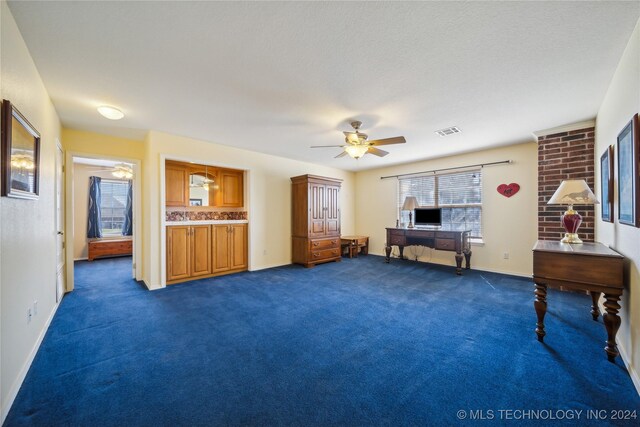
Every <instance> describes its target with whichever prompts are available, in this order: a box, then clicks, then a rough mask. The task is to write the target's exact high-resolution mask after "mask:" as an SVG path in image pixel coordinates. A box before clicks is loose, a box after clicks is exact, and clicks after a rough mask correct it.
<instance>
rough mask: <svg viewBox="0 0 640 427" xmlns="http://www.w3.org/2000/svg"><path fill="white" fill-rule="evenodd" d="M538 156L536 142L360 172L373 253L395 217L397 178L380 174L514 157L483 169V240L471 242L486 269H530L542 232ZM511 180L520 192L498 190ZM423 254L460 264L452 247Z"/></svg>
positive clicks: (363, 220) (363, 218)
mask: <svg viewBox="0 0 640 427" xmlns="http://www.w3.org/2000/svg"><path fill="white" fill-rule="evenodd" d="M537 159H538V155H537V144H536V143H534V142H532V143H527V144H518V145H511V146H506V147H500V148H497V149H493V150H485V151H478V152H475V153H469V154H462V155H458V156H451V157H444V158H440V159H434V160H428V161H421V162H415V163H410V164H404V165H400V166H394V167H388V168H381V169H374V170H369V171H365V172H359V173H358V174H357V175H356V218H357V220H356V222H355V226H356V233H357V234H363V235H367V236H369V237H370V240H369V251H370V253H375V254H378V255H382V254H383V253H384V245H385V240H386V234H385V233H386V232H385V227H393V226H395V223H396V216H397V197H398V196H397V191H398V190H397V186H398V181H397V180H396V179H384V180H381V179H380V177H381V176H388V175H397V174H403V173H413V172H419V171H428V170H433V169H442V168H450V167H457V166H465V165H472V164H477V163H490V162H497V161H502V160H513V163H512V164H509V165H496V166H487V167H485V168H483V170H482V192H483V203H482V227H483V234H484V236H483V237H484V244H483V245H473V247H472V248H471V249H472V251H473V255H472V257H471V265H472V268H476V269H481V270H489V271H498V272H502V273H511V274H518V275H531V273H532V263H533V257H532V253H531V248H532V247H533V244H534V243H535V241H536V235H537V212H538V210H537V197H538V196H537V194H538V178H537V176H538V175H537V173H538V169H537V168H538V167H537ZM512 182H515V183H518V184H520V191H519V192H518V193H517V194H516V195H515V196H513V197H511V198H506V197H504V196H501V195H500V194H498V192H497V191H496V188H497V187H498V185H500V184H503V183H504V184H510V183H512ZM504 252H508V253H509V259H504V257H503V254H504ZM415 253H416V254H418V255H419V254H420V253H421V250H420V249H417V248H416V250H415ZM405 254H409V255H410V254H411V252H405ZM420 260H421V261H430V262H435V263H438V264H446V265H455V259H454V256H453V254H452V253H451V252H443V251H435V250H430V249H426V250H425V251H424V254H423V256H422V257H421V258H420Z"/></svg>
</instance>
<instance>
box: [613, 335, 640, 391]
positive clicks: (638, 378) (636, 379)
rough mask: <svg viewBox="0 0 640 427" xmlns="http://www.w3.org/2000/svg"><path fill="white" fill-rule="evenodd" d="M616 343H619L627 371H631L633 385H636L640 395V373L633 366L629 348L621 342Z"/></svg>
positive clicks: (619, 349) (621, 356)
mask: <svg viewBox="0 0 640 427" xmlns="http://www.w3.org/2000/svg"><path fill="white" fill-rule="evenodd" d="M616 344H617V345H618V351H619V352H620V358H621V359H622V362H623V363H624V366H625V367H626V368H627V372H629V376H630V377H631V381H632V382H633V385H634V386H635V387H636V391H637V392H638V395H640V375H638V371H636V370H635V369H634V368H633V366H631V363H630V362H631V358H630V357H629V353H627V350H626V349H625V348H624V346H623V345H621V344H620V342H617V343H616Z"/></svg>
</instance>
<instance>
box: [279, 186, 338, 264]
mask: <svg viewBox="0 0 640 427" xmlns="http://www.w3.org/2000/svg"><path fill="white" fill-rule="evenodd" d="M341 182H342V180H341V179H335V178H326V177H323V176H315V175H302V176H295V177H293V178H291V183H292V189H291V198H292V200H291V208H292V209H291V210H292V219H291V232H292V233H291V234H292V240H293V242H292V252H293V262H294V263H295V264H302V265H304V266H305V267H313V266H315V265H316V264H319V263H322V262H328V261H340V260H341V259H342V258H341V254H340V184H341Z"/></svg>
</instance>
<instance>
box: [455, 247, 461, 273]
mask: <svg viewBox="0 0 640 427" xmlns="http://www.w3.org/2000/svg"><path fill="white" fill-rule="evenodd" d="M456 274H457V275H458V276H461V275H462V254H461V253H458V252H456Z"/></svg>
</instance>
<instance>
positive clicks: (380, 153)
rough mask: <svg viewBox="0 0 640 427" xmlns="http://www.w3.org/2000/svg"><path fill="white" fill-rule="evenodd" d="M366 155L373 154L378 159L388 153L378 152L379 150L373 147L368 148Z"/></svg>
mask: <svg viewBox="0 0 640 427" xmlns="http://www.w3.org/2000/svg"><path fill="white" fill-rule="evenodd" d="M345 152H346V151H345ZM367 153H369V154H373V155H374V156H378V157H384V156H386V155H387V154H389V152H388V151H384V150H380V149H378V148H375V147H369V149H368V150H367Z"/></svg>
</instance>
